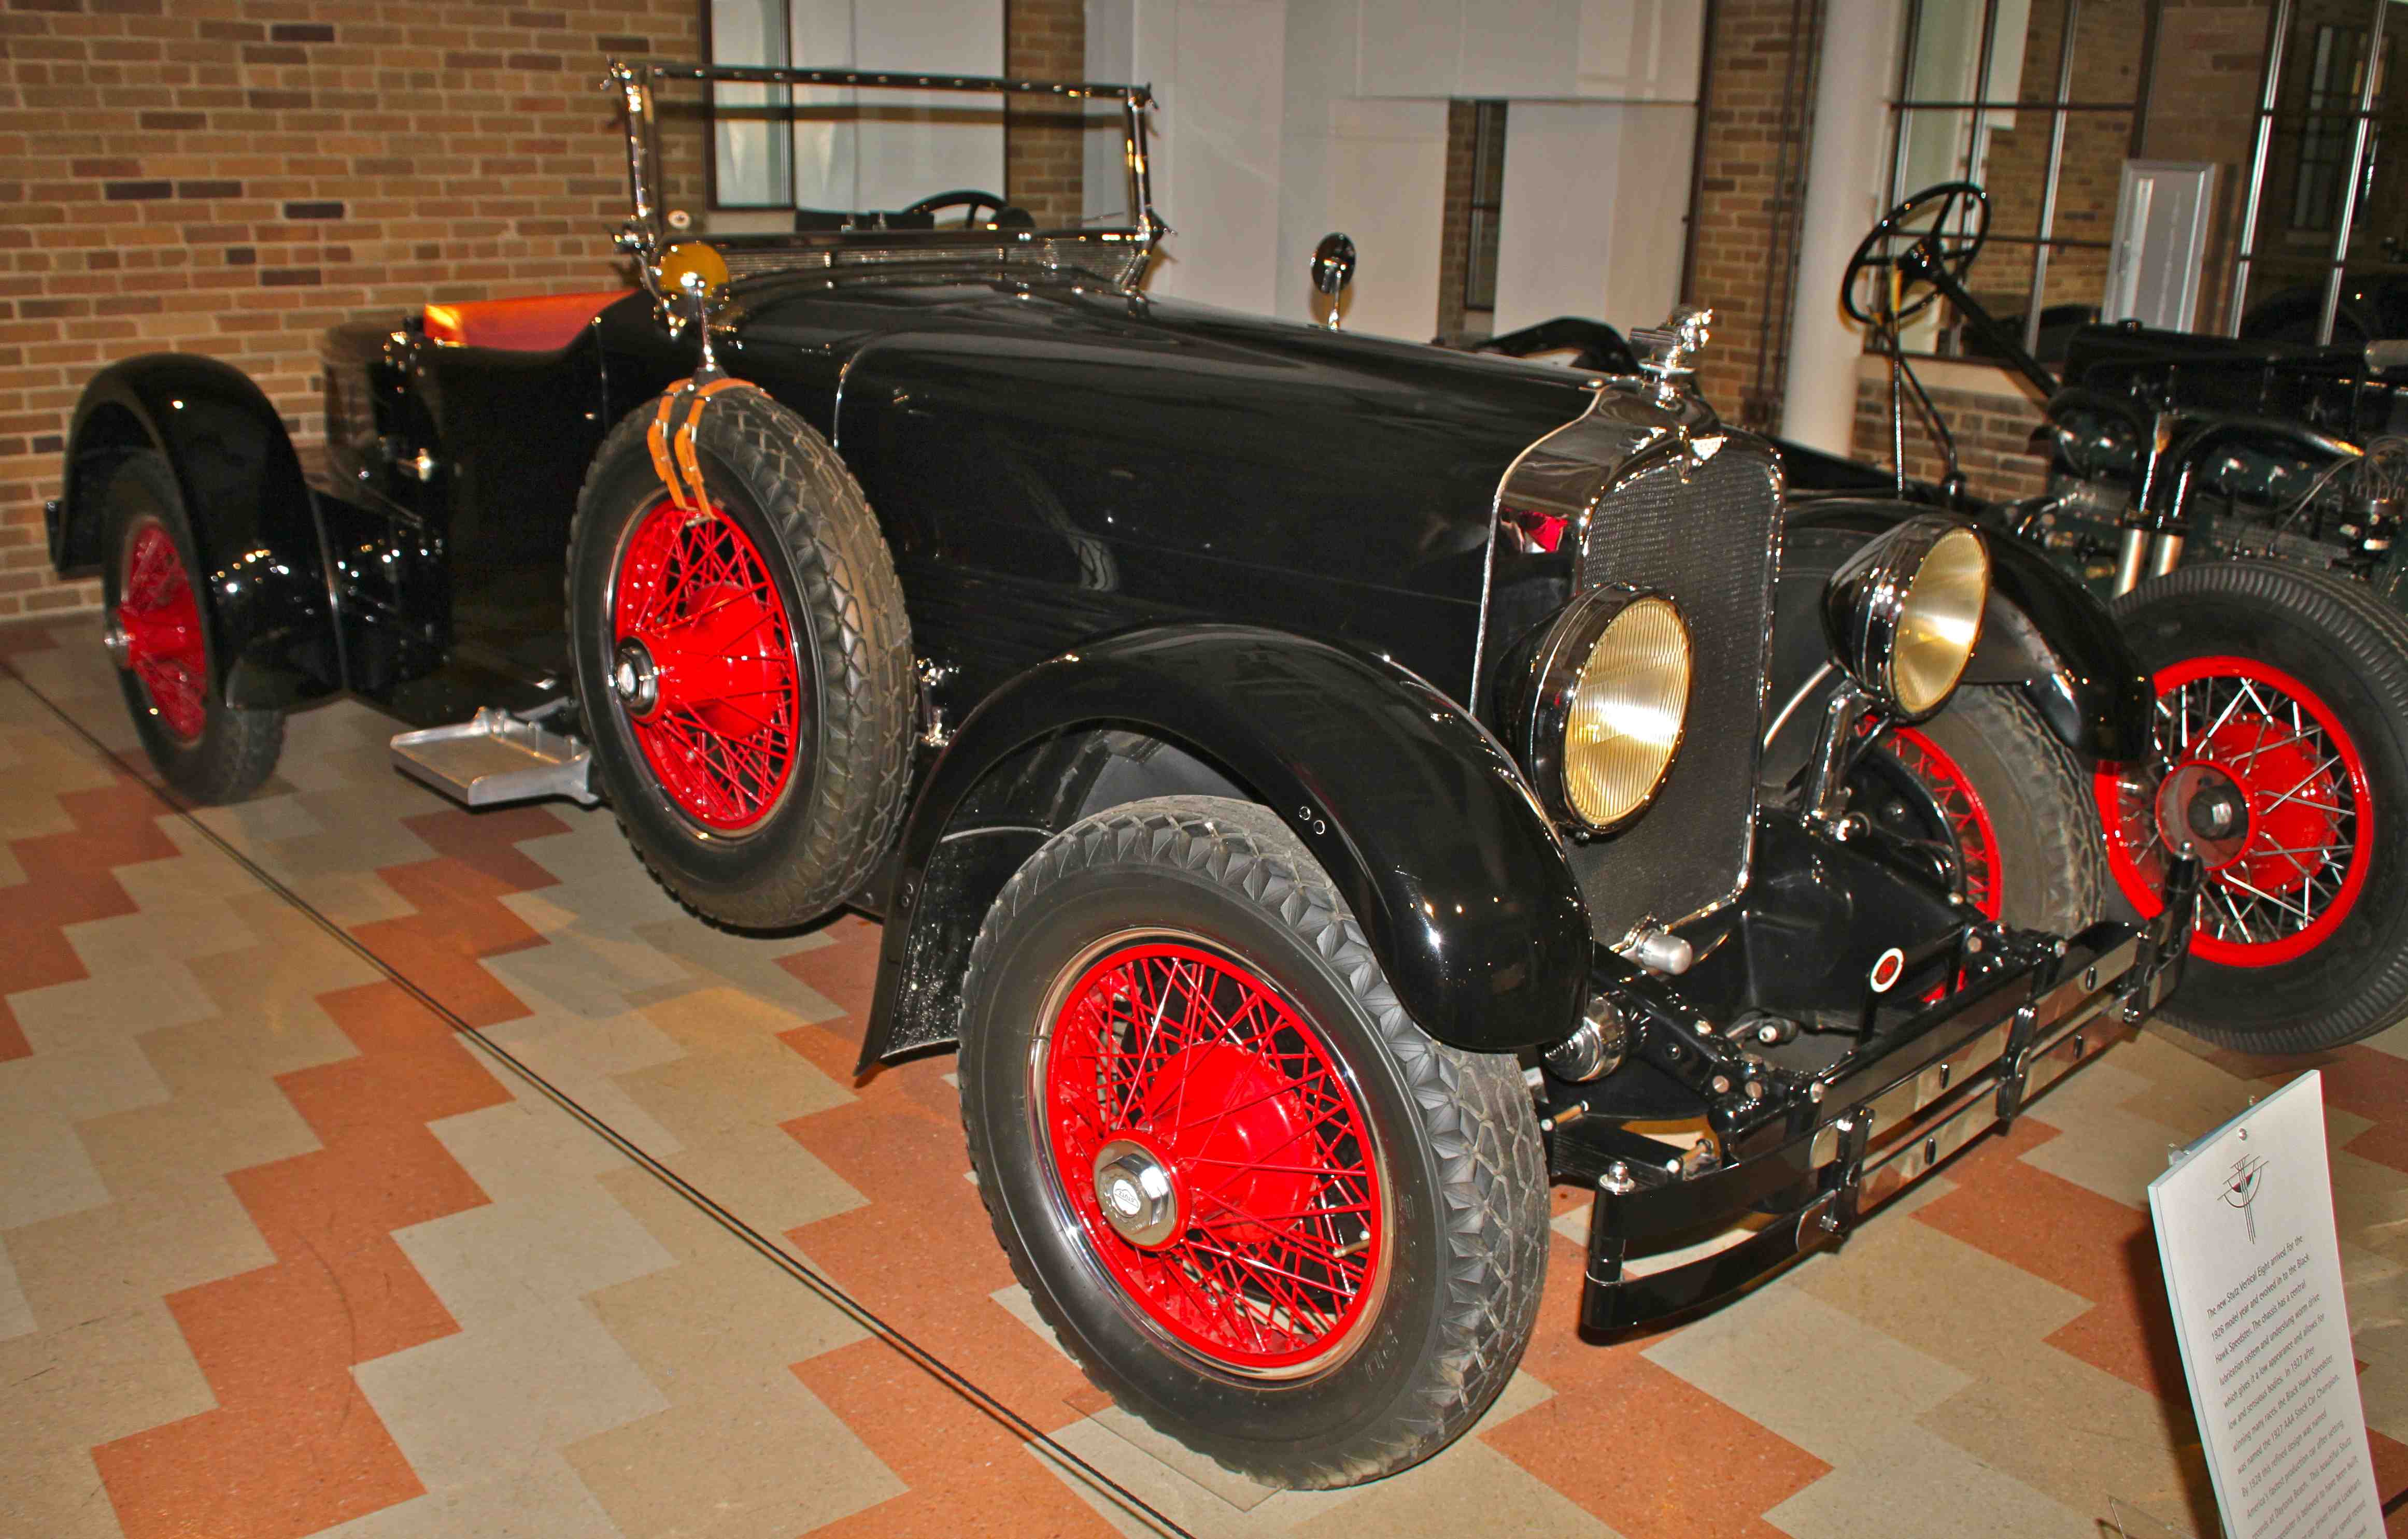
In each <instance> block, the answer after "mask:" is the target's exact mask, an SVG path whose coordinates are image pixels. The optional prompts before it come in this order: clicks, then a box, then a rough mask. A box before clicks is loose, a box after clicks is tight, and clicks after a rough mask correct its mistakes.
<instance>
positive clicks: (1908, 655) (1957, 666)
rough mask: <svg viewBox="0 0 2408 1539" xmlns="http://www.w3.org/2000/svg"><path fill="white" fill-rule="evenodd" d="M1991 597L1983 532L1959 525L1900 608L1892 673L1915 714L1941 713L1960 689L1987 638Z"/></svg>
mask: <svg viewBox="0 0 2408 1539" xmlns="http://www.w3.org/2000/svg"><path fill="white" fill-rule="evenodd" d="M1989 598H1990V552H1989V551H1988V550H1987V549H1985V548H1984V547H1983V545H1982V536H1981V535H1979V534H1974V533H1973V532H1972V531H1971V530H1970V529H1966V528H1963V527H1961V526H1960V527H1958V528H1956V529H1952V530H1950V531H1949V532H1948V533H1946V534H1942V535H1941V536H1940V539H1939V541H1938V543H1936V544H1934V545H1933V546H1932V548H1931V553H1930V554H1929V555H1927V556H1925V557H1924V558H1923V565H1922V566H1921V567H1920V568H1919V569H1917V571H1916V572H1915V574H1914V581H1913V582H1910V583H1908V584H1907V586H1906V602H1905V603H1904V604H1903V605H1901V606H1899V613H1898V640H1897V642H1896V643H1895V646H1896V648H1897V655H1896V657H1895V659H1894V660H1893V661H1892V663H1891V664H1890V675H1891V677H1893V678H1894V679H1895V680H1896V681H1897V685H1898V703H1899V705H1903V706H1905V707H1906V711H1907V714H1908V715H1910V716H1921V715H1923V714H1924V713H1925V712H1927V711H1936V710H1938V709H1939V708H1940V703H1941V702H1942V701H1943V700H1946V699H1947V698H1948V696H1949V695H1950V694H1951V693H1952V692H1954V691H1955V690H1956V688H1957V680H1958V679H1959V678H1962V677H1964V676H1965V664H1966V663H1970V662H1971V661H1972V658H1973V643H1975V642H1977V641H1979V640H1981V639H1982V607H1983V606H1984V605H1985V604H1987V603H1988V602H1989Z"/></svg>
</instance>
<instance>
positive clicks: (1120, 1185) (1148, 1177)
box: [1096, 1138, 1179, 1249]
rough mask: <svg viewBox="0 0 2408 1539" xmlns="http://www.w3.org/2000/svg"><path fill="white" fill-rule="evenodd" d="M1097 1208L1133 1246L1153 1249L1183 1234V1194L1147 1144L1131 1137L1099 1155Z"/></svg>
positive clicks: (1121, 1140) (1122, 1139) (1112, 1143)
mask: <svg viewBox="0 0 2408 1539" xmlns="http://www.w3.org/2000/svg"><path fill="white" fill-rule="evenodd" d="M1096 1205H1097V1207H1099V1208H1101V1209H1102V1210H1103V1214H1104V1222H1106V1223H1108V1224H1110V1225H1111V1226H1112V1232H1113V1233H1116V1234H1118V1235H1119V1236H1120V1237H1121V1238H1122V1239H1124V1240H1126V1241H1127V1242H1128V1243H1129V1244H1131V1245H1133V1246H1140V1247H1146V1248H1149V1249H1150V1248H1152V1247H1155V1246H1159V1245H1163V1244H1165V1243H1167V1242H1168V1240H1169V1239H1170V1237H1171V1236H1172V1235H1173V1234H1175V1233H1178V1230H1179V1192H1178V1190H1177V1188H1176V1186H1175V1185H1174V1184H1173V1183H1172V1181H1171V1179H1170V1171H1169V1169H1168V1167H1166V1166H1165V1165H1164V1164H1163V1162H1162V1161H1160V1160H1158V1159H1156V1158H1155V1157H1154V1153H1153V1151H1152V1150H1150V1149H1148V1148H1146V1147H1145V1146H1144V1145H1142V1144H1138V1143H1134V1142H1132V1141H1130V1140H1128V1139H1125V1138H1116V1139H1114V1140H1112V1141H1111V1143H1109V1144H1106V1145H1105V1146H1104V1147H1102V1148H1100V1149H1097V1151H1096Z"/></svg>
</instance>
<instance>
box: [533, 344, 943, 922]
mask: <svg viewBox="0 0 2408 1539" xmlns="http://www.w3.org/2000/svg"><path fill="white" fill-rule="evenodd" d="M683 409H684V408H682V407H681V408H680V415H681V419H682V416H683ZM658 412H659V402H658V401H657V400H655V401H652V402H648V403H646V404H645V405H644V406H642V407H641V408H639V409H638V410H637V411H635V412H634V413H632V414H630V415H629V416H628V417H627V419H626V420H624V421H622V422H621V423H620V424H619V425H618V426H617V427H616V428H615V429H613V430H612V431H611V433H610V435H609V437H608V438H606V439H605V440H604V441H603V444H602V448H601V449H600V450H599V451H598V452H597V453H596V454H595V459H594V463H593V466H592V469H591V470H590V471H589V472H588V474H587V476H586V478H585V487H584V490H583V492H581V493H580V495H579V497H578V503H577V517H576V521H575V522H574V523H573V524H572V525H571V526H570V531H569V542H568V546H569V549H568V575H567V579H566V585H567V611H568V633H569V651H570V654H571V657H572V659H573V660H574V666H575V669H576V677H577V690H578V696H579V699H580V701H581V704H582V705H583V707H584V713H585V723H586V730H587V732H588V734H589V735H590V738H591V740H592V744H593V749H594V762H595V766H596V767H597V768H598V769H599V770H600V772H601V781H602V785H603V787H604V788H605V789H606V790H607V791H608V793H609V798H610V804H611V806H612V807H613V809H614V810H615V811H616V812H617V814H618V818H619V825H620V827H621V829H623V830H624V832H625V834H626V836H627V841H628V843H629V844H631V845H633V846H634V847H635V849H636V852H637V854H638V855H639V856H640V857H641V858H642V859H643V862H644V863H645V865H646V866H647V867H649V868H650V869H651V871H652V875H653V876H655V877H656V878H658V880H659V881H660V882H661V884H662V885H663V886H665V887H667V889H668V890H669V891H671V892H673V893H675V894H676V895H677V896H678V898H679V899H681V901H682V902H684V903H685V904H686V905H689V906H691V907H692V908H694V909H695V911H696V912H698V913H700V914H702V915H703V916H704V917H706V918H708V919H715V920H718V921H719V922H721V923H723V924H728V925H733V926H737V927H740V928H744V929H758V930H767V929H781V928H785V927H790V926H793V925H797V924H801V923H804V922H806V921H807V920H810V919H816V918H818V917H819V916H821V915H823V914H824V913H826V912H827V911H828V910H830V909H832V908H834V907H836V906H837V905H839V904H840V903H842V902H843V901H844V900H845V899H846V898H848V897H850V896H852V895H853V893H855V892H857V891H860V890H861V888H862V886H863V884H864V882H865V881H866V880H867V877H868V875H869V873H870V871H871V869H872V868H873V867H874V866H875V865H876V863H877V862H878V861H879V859H880V858H881V857H882V855H883V854H884V853H885V850H886V847H887V845H888V842H889V841H890V840H891V838H892V837H893V835H894V832H895V828H896V822H897V821H898V819H900V816H901V813H902V807H903V797H904V792H905V790H906V788H907V785H908V782H909V779H910V724H911V720H912V693H911V690H912V685H911V631H910V620H909V619H908V618H907V616H906V615H905V613H904V607H903V590H902V587H901V585H900V584H899V583H898V582H897V581H896V576H895V564H894V561H893V559H892V557H891V556H890V555H889V554H888V552H887V549H886V542H885V539H884V537H883V536H882V534H880V532H879V528H878V524H877V520H875V519H874V518H873V517H872V516H871V514H870V511H869V505H868V503H867V501H866V500H864V498H863V497H862V494H861V489H860V488H859V487H858V486H857V485H855V484H854V482H853V477H852V476H851V475H850V474H848V473H847V471H846V470H845V468H844V465H843V463H842V462H841V461H839V459H838V458H837V455H836V451H835V449H832V448H831V447H829V445H828V443H827V441H826V440H825V439H824V438H823V437H821V436H820V435H819V434H818V433H817V432H816V431H815V430H814V429H813V428H812V427H811V425H810V423H808V422H806V421H804V420H802V418H800V417H799V416H797V415H796V414H795V413H794V412H793V411H791V410H789V409H787V408H786V407H784V406H780V405H779V404H778V403H777V402H775V401H774V400H772V399H770V397H769V396H767V394H765V393H763V392H760V391H757V390H753V389H750V388H739V389H734V390H726V391H723V392H720V393H718V394H715V395H713V396H712V397H711V398H710V400H708V401H707V402H704V403H702V407H701V411H700V414H699V421H698V423H697V425H696V427H695V440H694V441H695V450H696V462H697V463H698V464H699V465H700V467H701V471H702V496H701V498H700V500H699V501H695V502H692V503H691V504H687V505H681V503H680V502H679V500H678V499H677V498H676V497H674V496H673V495H672V494H671V492H670V490H669V488H668V487H667V485H665V484H664V482H663V480H662V478H661V475H660V472H659V471H658V469H657V468H656V467H655V463H654V461H653V459H652V452H651V449H650V447H649V446H648V444H647V441H646V435H647V434H648V432H649V430H650V428H651V426H652V420H653V419H654V417H655V416H656V415H657V414H658Z"/></svg>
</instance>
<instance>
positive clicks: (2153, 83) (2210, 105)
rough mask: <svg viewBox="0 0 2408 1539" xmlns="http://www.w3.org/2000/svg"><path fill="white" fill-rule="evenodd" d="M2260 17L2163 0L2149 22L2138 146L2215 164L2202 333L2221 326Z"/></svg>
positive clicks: (2247, 7) (2252, 138)
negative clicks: (2151, 49)
mask: <svg viewBox="0 0 2408 1539" xmlns="http://www.w3.org/2000/svg"><path fill="white" fill-rule="evenodd" d="M2266 16H2267V7H2266V5H2265V4H2264V0H2242V3H2239V4H2234V3H2231V0H2166V6H2165V9H2164V11H2163V12H2162V13H2161V14H2160V16H2159V18H2158V21H2157V71H2156V73H2155V75H2154V76H2153V77H2152V78H2151V80H2150V84H2149V121H2148V128H2147V131H2146V132H2145V134H2144V135H2143V139H2142V148H2143V150H2144V151H2145V152H2146V153H2147V154H2148V156H2149V157H2150V158H2151V159H2153V160H2168V161H2213V162H2214V163H2215V164H2216V166H2217V170H2216V174H2215V201H2216V213H2215V219H2214V223H2213V224H2212V226H2211V233H2210V236H2209V240H2208V247H2207V261H2206V267H2205V270H2204V276H2205V279H2206V281H2205V282H2204V283H2203V284H2201V285H2200V299H2199V309H2198V312H2197V321H2196V322H2195V323H2196V324H2197V325H2198V326H2200V328H2201V329H2203V330H2214V329H2216V328H2218V327H2220V326H2221V325H2222V324H2223V322H2224V306H2225V304H2226V295H2227V292H2228V288H2229V280H2230V278H2231V271H2230V269H2231V266H2232V257H2233V243H2234V241H2236V240H2237V239H2238V238H2239V235H2238V231H2239V227H2240V223H2241V209H2242V206H2243V204H2244V203H2245V202H2246V201H2247V200H2248V196H2249V155H2250V150H2252V148H2253V147H2254V145H2255V143H2256V125H2257V117H2256V114H2257V84H2258V80H2257V77H2258V72H2259V71H2260V70H2261V69H2262V68H2264V66H2265V58H2266ZM2257 292H2260V293H2264V292H2267V291H2266V290H2265V289H2264V288H2263V287H2260V288H2259V289H2258V291H2257Z"/></svg>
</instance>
